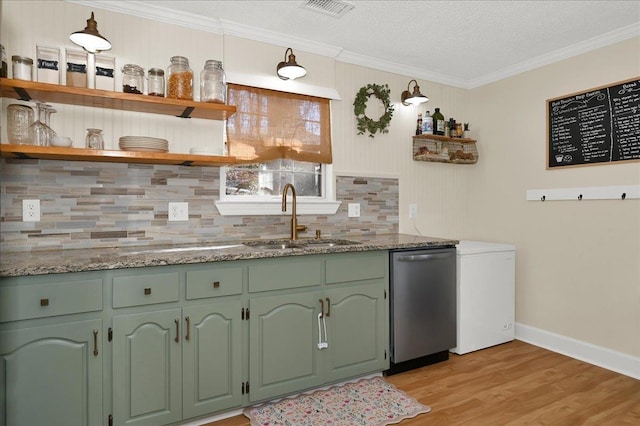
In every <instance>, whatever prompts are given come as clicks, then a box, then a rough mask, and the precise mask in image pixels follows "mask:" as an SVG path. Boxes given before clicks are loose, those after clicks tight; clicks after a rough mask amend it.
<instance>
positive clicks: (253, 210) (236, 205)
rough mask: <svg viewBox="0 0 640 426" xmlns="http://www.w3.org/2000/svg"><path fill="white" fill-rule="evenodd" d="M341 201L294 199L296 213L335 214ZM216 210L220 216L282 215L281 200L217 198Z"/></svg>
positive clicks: (288, 203) (289, 203) (288, 207)
mask: <svg viewBox="0 0 640 426" xmlns="http://www.w3.org/2000/svg"><path fill="white" fill-rule="evenodd" d="M340 204H342V202H341V201H327V200H305V199H298V200H296V214H298V215H305V214H306V215H311V214H316V215H332V214H336V212H337V211H338V208H339V207H340ZM215 205H216V207H217V208H218V212H219V213H220V214H221V215H222V216H265V215H282V201H281V200H276V199H274V200H270V201H250V200H238V201H237V200H218V201H216V202H215ZM290 209H291V201H290V200H289V201H288V202H287V212H288V213H290V212H291V210H290Z"/></svg>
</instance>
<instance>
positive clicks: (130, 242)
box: [0, 159, 399, 252]
mask: <svg viewBox="0 0 640 426" xmlns="http://www.w3.org/2000/svg"><path fill="white" fill-rule="evenodd" d="M1 161H2V162H1V163H0V166H1V169H0V179H1V180H0V190H1V199H0V201H1V203H0V250H2V251H5V252H20V251H30V250H34V251H35V250H57V249H58V250H62V249H84V248H96V247H121V246H147V245H156V244H189V243H202V242H216V241H236V240H246V239H251V238H258V237H263V236H265V235H269V236H273V237H274V238H286V237H287V236H288V235H289V224H290V219H289V218H290V216H289V214H286V215H282V216H281V215H277V216H221V215H220V214H219V213H218V210H217V209H216V207H215V205H214V201H215V200H217V199H218V198H219V195H220V194H219V187H220V185H219V178H220V171H219V169H218V168H216V167H184V166H163V165H146V164H120V163H92V162H75V161H49V160H9V159H2V160H1ZM336 198H337V199H338V200H339V201H343V203H342V205H341V206H340V208H339V209H338V212H337V213H336V214H335V215H304V216H301V219H300V223H303V224H305V225H307V226H308V229H309V232H308V233H306V234H304V236H305V237H306V236H311V237H312V236H314V235H315V234H314V231H315V230H316V229H320V230H322V234H323V236H334V237H348V236H349V235H352V236H355V235H373V234H388V233H397V232H398V224H399V216H398V211H399V185H398V180H397V179H393V178H377V177H366V178H363V177H350V176H337V177H336ZM24 199H39V200H40V210H41V220H40V222H23V221H22V200H24ZM173 201H187V202H188V203H189V220H188V221H186V222H169V221H168V212H167V207H168V203H169V202H173ZM349 202H358V203H360V217H359V218H348V217H347V208H348V206H347V205H348V203H349Z"/></svg>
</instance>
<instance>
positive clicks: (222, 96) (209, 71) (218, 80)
mask: <svg viewBox="0 0 640 426" xmlns="http://www.w3.org/2000/svg"><path fill="white" fill-rule="evenodd" d="M226 98H227V79H226V76H225V73H224V70H223V69H222V62H221V61H216V60H213V59H210V60H208V61H207V62H205V64H204V69H203V70H202V72H200V102H215V103H219V104H224V103H226Z"/></svg>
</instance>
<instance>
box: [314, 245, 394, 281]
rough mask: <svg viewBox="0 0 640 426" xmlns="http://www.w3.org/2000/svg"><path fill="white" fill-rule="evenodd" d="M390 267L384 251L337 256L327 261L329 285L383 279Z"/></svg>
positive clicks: (387, 256)
mask: <svg viewBox="0 0 640 426" xmlns="http://www.w3.org/2000/svg"><path fill="white" fill-rule="evenodd" d="M388 265H389V255H388V253H387V252H384V251H375V252H364V253H344V254H335V255H332V256H330V257H329V258H328V259H327V263H326V268H327V269H326V277H327V278H326V279H327V284H332V283H342V282H347V281H360V280H371V279H374V278H383V277H385V276H386V274H387V268H388Z"/></svg>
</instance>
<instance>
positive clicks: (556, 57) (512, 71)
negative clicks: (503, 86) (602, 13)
mask: <svg viewBox="0 0 640 426" xmlns="http://www.w3.org/2000/svg"><path fill="white" fill-rule="evenodd" d="M633 37H640V23H637V24H632V25H629V26H626V27H622V28H619V29H617V30H614V31H611V32H608V33H605V34H602V35H600V36H598V37H593V38H590V39H589V40H585V41H582V42H580V43H576V44H573V45H571V46H567V47H565V48H562V49H558V50H555V51H553V52H550V53H547V54H544V55H540V56H536V57H535V58H531V59H528V60H526V61H524V62H520V63H519V64H516V65H513V66H510V67H507V68H503V69H502V70H500V71H498V72H495V73H491V74H487V75H485V76H483V77H480V78H477V79H473V80H469V81H468V82H467V87H466V88H467V89H473V88H476V87H480V86H484V85H485V84H489V83H493V82H496V81H499V80H503V79H505V78H508V77H513V76H514V75H517V74H521V73H523V72H526V71H530V70H533V69H536V68H540V67H543V66H545V65H549V64H552V63H554V62H559V61H562V60H564V59H569V58H571V57H573V56H577V55H581V54H583V53H587V52H590V51H592V50H596V49H600V48H601V47H606V46H609V45H612V44H614V43H618V42H621V41H624V40H627V39H630V38H633Z"/></svg>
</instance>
